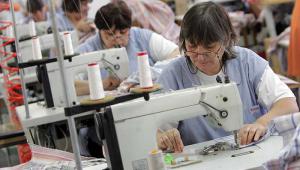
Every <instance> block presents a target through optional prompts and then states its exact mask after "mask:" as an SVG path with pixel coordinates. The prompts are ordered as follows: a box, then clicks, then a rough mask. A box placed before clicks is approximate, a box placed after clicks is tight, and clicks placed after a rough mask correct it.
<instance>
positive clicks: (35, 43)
mask: <svg viewBox="0 0 300 170" xmlns="http://www.w3.org/2000/svg"><path fill="white" fill-rule="evenodd" d="M31 44H32V54H33V60H40V59H42V58H43V56H42V51H41V44H40V39H39V37H33V38H32V39H31Z"/></svg>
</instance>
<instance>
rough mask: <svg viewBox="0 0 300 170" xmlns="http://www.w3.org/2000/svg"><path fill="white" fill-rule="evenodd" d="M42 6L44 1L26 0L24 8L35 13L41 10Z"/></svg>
mask: <svg viewBox="0 0 300 170" xmlns="http://www.w3.org/2000/svg"><path fill="white" fill-rule="evenodd" d="M43 7H44V2H43V1H42V0H27V2H26V8H27V11H28V12H30V13H36V12H38V11H42V9H43Z"/></svg>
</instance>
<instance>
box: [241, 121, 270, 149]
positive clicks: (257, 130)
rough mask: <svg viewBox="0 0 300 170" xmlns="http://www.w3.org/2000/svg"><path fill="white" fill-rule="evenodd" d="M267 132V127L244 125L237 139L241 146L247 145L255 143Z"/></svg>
mask: <svg viewBox="0 0 300 170" xmlns="http://www.w3.org/2000/svg"><path fill="white" fill-rule="evenodd" d="M266 132H267V127H266V126H265V125H262V124H261V123H258V122H255V123H253V124H246V125H245V126H244V127H242V128H241V129H240V130H239V135H238V136H239V138H240V144H241V145H247V144H249V143H251V142H256V141H258V140H259V138H260V137H261V136H263V135H265V133H266Z"/></svg>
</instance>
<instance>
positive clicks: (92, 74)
mask: <svg viewBox="0 0 300 170" xmlns="http://www.w3.org/2000/svg"><path fill="white" fill-rule="evenodd" d="M87 71H88V80H89V89H90V99H91V100H99V99H103V98H104V97H105V94H104V89H103V84H102V78H101V74H100V66H99V64H97V63H91V64H88V67H87Z"/></svg>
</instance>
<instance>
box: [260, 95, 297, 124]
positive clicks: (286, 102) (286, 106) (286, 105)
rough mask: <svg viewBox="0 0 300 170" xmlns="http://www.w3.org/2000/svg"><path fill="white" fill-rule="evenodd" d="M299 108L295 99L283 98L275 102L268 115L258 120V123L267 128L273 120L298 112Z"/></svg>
mask: <svg viewBox="0 0 300 170" xmlns="http://www.w3.org/2000/svg"><path fill="white" fill-rule="evenodd" d="M298 111H299V108H298V105H297V102H296V99H295V98H292V97H289V98H282V99H280V100H278V101H277V102H275V103H274V104H273V106H272V107H271V109H270V111H269V112H268V113H266V114H265V115H264V116H262V117H260V118H259V119H257V121H256V122H258V123H260V124H262V125H264V126H267V125H268V124H269V123H270V121H271V120H272V119H274V118H275V117H278V116H281V115H285V114H290V113H294V112H298Z"/></svg>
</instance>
